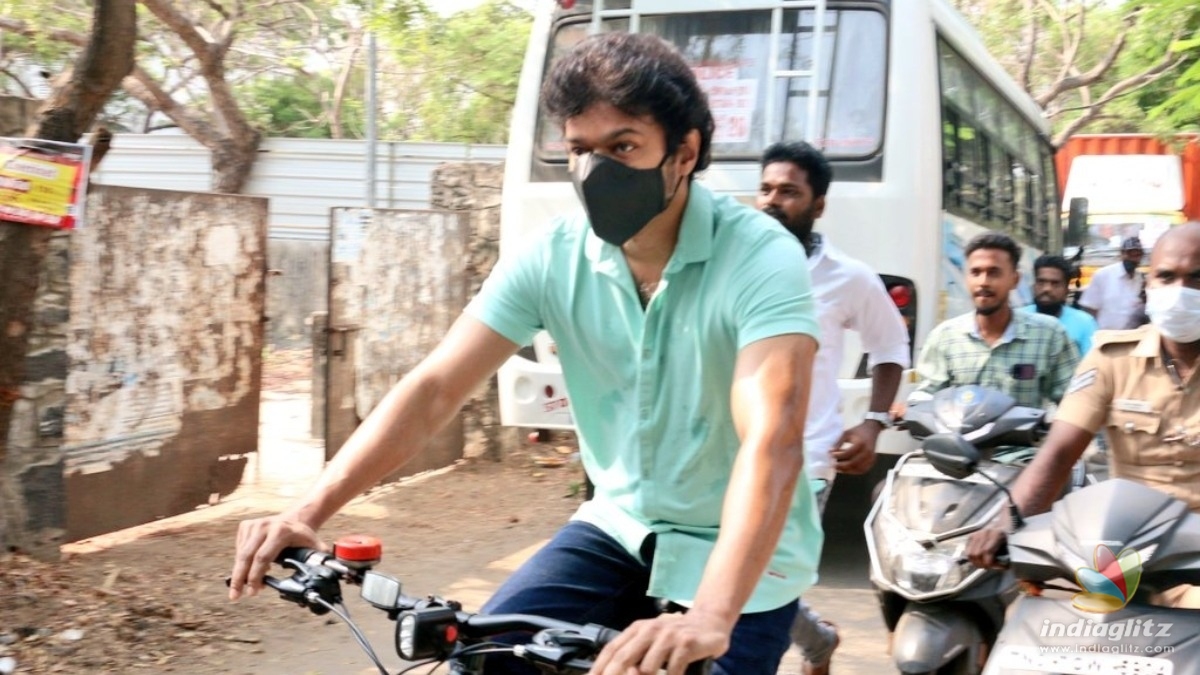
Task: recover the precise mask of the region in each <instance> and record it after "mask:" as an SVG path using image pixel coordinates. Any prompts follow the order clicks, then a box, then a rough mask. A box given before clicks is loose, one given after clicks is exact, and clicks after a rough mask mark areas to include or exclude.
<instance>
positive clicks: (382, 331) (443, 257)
mask: <svg viewBox="0 0 1200 675" xmlns="http://www.w3.org/2000/svg"><path fill="white" fill-rule="evenodd" d="M502 177H503V167H502V166H501V165H495V164H471V163H458V164H447V165H442V166H441V167H439V168H438V169H437V170H436V171H435V173H434V182H433V195H432V199H431V202H432V203H433V204H434V205H435V207H436V209H437V210H433V211H393V210H387V209H378V210H367V209H344V210H338V211H335V213H334V216H333V228H332V230H333V242H332V247H333V249H332V258H333V272H332V273H333V279H332V285H331V303H332V306H331V308H330V312H329V315H328V320H327V321H328V326H329V334H328V337H327V338H326V339H318V340H317V341H316V353H315V360H314V361H315V363H316V364H317V367H316V370H317V371H321V370H322V369H323V368H324V365H323V360H325V359H327V361H325V362H326V363H327V364H328V370H327V372H328V374H329V375H328V382H327V386H328V406H329V407H328V412H327V414H325V413H323V412H322V410H323V409H324V406H325V405H326V402H325V397H324V396H322V393H324V391H325V390H324V389H322V391H317V392H316V393H315V396H314V401H313V404H314V409H315V410H314V415H313V418H314V420H318V422H317V423H314V428H319V427H321V424H320V422H321V421H325V422H327V426H326V427H325V428H324V430H323V431H324V435H325V439H326V444H327V447H326V455H327V456H332V454H333V453H334V452H336V451H337V449H338V448H339V447H340V446H341V444H342V443H343V442H344V441H345V439H346V438H347V437H349V435H350V433H352V432H353V430H354V428H355V427H357V425H358V424H359V422H360V421H361V420H362V419H363V418H365V417H366V415H367V414H368V413H369V412H370V411H371V409H373V408H374V407H375V405H376V404H377V403H378V402H379V401H380V400H381V399H382V398H383V396H384V394H386V393H387V391H388V390H389V389H390V388H391V386H392V385H393V384H394V383H395V382H397V381H398V380H399V379H400V378H401V377H403V376H404V375H405V374H406V373H407V372H408V371H410V370H411V369H412V368H413V367H414V366H416V364H417V363H419V362H420V360H421V359H423V358H424V357H425V356H426V355H427V354H428V353H429V352H430V351H431V350H432V349H433V348H434V347H435V346H436V345H437V344H438V342H440V340H441V339H442V337H443V336H444V335H445V333H446V331H447V330H448V329H449V328H450V325H451V324H452V323H453V322H454V321H455V320H456V319H457V318H458V316H459V314H461V312H462V309H463V307H465V306H466V302H467V300H469V299H470V297H472V296H473V295H474V294H475V293H476V292H478V290H479V288H480V286H481V285H482V283H483V280H484V279H485V278H486V277H487V275H488V274H489V273H490V272H491V269H492V267H493V265H494V264H495V262H496V260H497V258H498V257H499V243H500V241H499V239H500V208H499V207H500V186H501V181H502ZM317 321H318V323H319V324H320V325H322V326H323V325H325V321H326V319H325V317H324V316H319V317H318V319H317ZM499 420H500V417H499V409H498V402H497V400H496V383H495V378H493V379H492V381H490V382H489V383H488V384H487V385H485V386H484V387H482V388H481V390H480V391H479V392H477V393H476V394H475V395H474V396H473V397H472V398H471V400H470V401H469V402H468V404H467V406H466V408H465V410H464V411H463V414H461V415H460V416H458V417H457V418H456V419H455V421H454V422H453V423H452V424H451V425H450V427H449V428H448V429H447V430H446V431H445V432H443V433H442V434H440V435H439V436H438V437H437V438H436V439H435V440H434V442H433V443H431V447H430V448H429V449H428V451H427V452H425V453H424V454H423V455H421V456H420V457H419V458H418V459H417V460H415V461H414V462H412V463H411V464H410V465H408V466H406V467H405V468H404V469H403V470H402V473H401V475H403V474H408V473H412V472H414V471H419V470H425V469H430V468H435V467H439V466H445V465H446V464H449V463H450V462H452V461H454V460H455V459H457V458H459V457H461V456H463V455H466V456H479V455H483V456H489V457H492V458H494V459H500V458H502V457H503V456H504V454H505V450H506V449H507V448H509V447H512V444H515V443H516V442H517V432H516V430H515V429H504V428H502V427H500V425H499Z"/></svg>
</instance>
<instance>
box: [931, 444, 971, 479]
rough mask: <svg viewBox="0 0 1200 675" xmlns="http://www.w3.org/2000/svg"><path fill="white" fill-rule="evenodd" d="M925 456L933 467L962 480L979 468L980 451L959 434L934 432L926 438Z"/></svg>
mask: <svg viewBox="0 0 1200 675" xmlns="http://www.w3.org/2000/svg"><path fill="white" fill-rule="evenodd" d="M924 454H925V458H926V459H928V460H929V463H930V464H932V465H933V468H935V469H937V470H938V471H939V472H941V473H944V474H946V475H947V476H949V477H951V478H953V479H955V480H962V479H964V478H966V477H967V476H970V475H971V474H973V473H975V471H976V470H977V469H978V468H979V460H980V457H979V451H978V450H976V449H975V446H973V445H971V444H970V443H968V442H967V440H966V439H965V438H963V437H962V436H959V435H958V434H934V435H932V436H930V437H929V438H926V439H925V443H924Z"/></svg>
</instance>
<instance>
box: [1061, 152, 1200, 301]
mask: <svg viewBox="0 0 1200 675" xmlns="http://www.w3.org/2000/svg"><path fill="white" fill-rule="evenodd" d="M1055 165H1056V168H1057V169H1058V171H1057V173H1058V190H1059V194H1060V195H1062V197H1063V201H1062V210H1063V222H1066V218H1067V214H1068V212H1069V207H1070V203H1071V200H1072V199H1074V198H1076V197H1083V198H1086V199H1087V200H1088V208H1087V214H1088V216H1087V225H1088V236H1087V238H1086V240H1085V241H1084V254H1083V263H1082V265H1081V273H1082V274H1081V277H1082V278H1081V287H1086V286H1087V284H1088V281H1089V280H1090V278H1091V275H1092V273H1093V272H1095V270H1097V269H1099V268H1100V267H1103V266H1104V265H1107V264H1109V263H1111V262H1114V261H1116V260H1117V259H1118V258H1119V256H1120V254H1119V248H1120V244H1121V240H1122V239H1124V238H1125V237H1129V236H1134V235H1137V236H1138V237H1140V238H1141V240H1142V243H1143V245H1144V246H1145V247H1146V249H1147V250H1149V248H1150V247H1151V246H1153V245H1154V242H1155V241H1156V240H1157V239H1158V237H1159V236H1161V235H1162V233H1163V232H1165V231H1166V230H1167V229H1168V228H1170V227H1171V226H1172V225H1177V224H1179V223H1183V222H1187V221H1189V220H1200V136H1198V135H1196V134H1181V135H1177V136H1174V137H1171V138H1166V139H1163V138H1159V137H1156V136H1151V135H1149V134H1080V135H1076V136H1072V137H1071V138H1070V139H1069V140H1068V141H1067V142H1066V143H1065V144H1063V146H1062V147H1061V148H1059V149H1058V152H1057V153H1056V154H1055Z"/></svg>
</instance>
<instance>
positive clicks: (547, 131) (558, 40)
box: [537, 3, 629, 162]
mask: <svg viewBox="0 0 1200 675" xmlns="http://www.w3.org/2000/svg"><path fill="white" fill-rule="evenodd" d="M605 5H606V6H607V5H608V3H605ZM590 27H591V22H590V21H588V20H584V21H574V22H571V23H564V24H562V25H561V26H559V27H558V29H557V30H555V31H554V41H553V43H552V44H551V46H550V55H549V57H548V60H547V64H546V72H547V73H548V72H550V66H551V65H553V64H554V63H555V62H557V61H558V60H559V59H560V58H562V57H563V56H565V55H566V54H567V53H568V52H570V51H571V50H572V49H574V48H575V45H577V44H579V43H580V42H582V41H583V39H584V38H585V37H587V36H588V29H589V28H590ZM601 30H603V31H604V32H613V31H625V32H628V31H629V19H609V20H608V21H605V22H604V23H603V24H602V28H601ZM537 139H538V145H537V147H538V148H539V151H540V153H541V154H543V155H544V156H547V157H555V158H559V159H562V160H563V161H564V162H565V161H566V157H567V146H566V144H565V143H563V138H562V129H560V128H559V126H558V125H557V124H549V123H548V122H547V120H546V119H545V118H544V117H543V116H542V115H541V113H540V112H539V114H538V118H537Z"/></svg>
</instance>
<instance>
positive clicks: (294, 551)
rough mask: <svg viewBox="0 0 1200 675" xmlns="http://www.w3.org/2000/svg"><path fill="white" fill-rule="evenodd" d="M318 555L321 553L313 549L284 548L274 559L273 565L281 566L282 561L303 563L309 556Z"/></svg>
mask: <svg viewBox="0 0 1200 675" xmlns="http://www.w3.org/2000/svg"><path fill="white" fill-rule="evenodd" d="M318 553H321V551H318V550H317V549H315V548H302V547H299V546H296V547H292V546H289V547H288V548H285V549H283V550H282V551H280V552H279V555H278V556H276V557H275V564H276V565H282V564H283V561H285V560H297V561H299V562H304V561H306V560H308V559H309V557H310V556H313V555H316V554H318Z"/></svg>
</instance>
